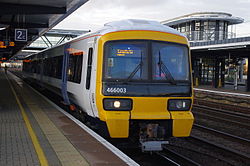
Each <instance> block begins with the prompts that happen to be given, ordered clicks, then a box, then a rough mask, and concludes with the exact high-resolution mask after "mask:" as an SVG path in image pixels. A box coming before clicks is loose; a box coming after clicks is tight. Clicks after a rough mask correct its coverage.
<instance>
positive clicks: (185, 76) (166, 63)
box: [152, 42, 189, 83]
mask: <svg viewBox="0 0 250 166" xmlns="http://www.w3.org/2000/svg"><path fill="white" fill-rule="evenodd" d="M152 55H153V56H152V57H153V60H152V63H153V65H152V66H153V67H152V69H153V71H152V72H153V74H152V76H153V80H170V81H172V82H173V83H174V82H176V81H188V80H189V60H188V49H187V47H185V46H183V45H177V44H171V43H163V42H153V43H152Z"/></svg>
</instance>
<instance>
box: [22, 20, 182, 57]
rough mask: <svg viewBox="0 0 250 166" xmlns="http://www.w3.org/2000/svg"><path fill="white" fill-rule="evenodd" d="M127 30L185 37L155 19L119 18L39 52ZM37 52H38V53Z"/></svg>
mask: <svg viewBox="0 0 250 166" xmlns="http://www.w3.org/2000/svg"><path fill="white" fill-rule="evenodd" d="M129 30H148V31H159V32H165V33H171V34H175V35H179V36H183V37H185V38H186V36H185V35H184V34H182V33H180V32H179V31H177V30H175V29H173V28H170V27H168V26H166V25H162V24H161V23H160V22H157V21H151V20H139V19H127V20H121V21H113V22H109V23H106V24H104V27H103V28H101V29H100V30H98V31H96V32H90V33H86V34H83V35H80V36H78V37H76V38H74V39H72V40H70V41H68V42H66V43H62V44H60V45H56V46H53V47H51V48H47V49H45V50H42V51H40V52H44V51H47V50H50V49H53V48H56V47H59V46H61V45H65V44H67V43H71V42H74V41H78V40H79V39H82V38H84V37H88V36H94V35H97V34H98V35H105V34H107V33H111V32H117V31H129ZM40 52H38V53H40ZM38 53H33V54H30V55H28V56H26V57H25V58H29V57H31V56H33V55H35V54H38Z"/></svg>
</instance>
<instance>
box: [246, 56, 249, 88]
mask: <svg viewBox="0 0 250 166" xmlns="http://www.w3.org/2000/svg"><path fill="white" fill-rule="evenodd" d="M249 62H250V56H249V57H248V70H247V87H246V90H247V91H248V92H250V64H249Z"/></svg>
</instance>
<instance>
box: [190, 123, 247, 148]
mask: <svg viewBox="0 0 250 166" xmlns="http://www.w3.org/2000/svg"><path fill="white" fill-rule="evenodd" d="M193 127H194V129H198V130H203V131H205V132H208V133H211V134H215V135H218V136H219V137H223V138H226V139H230V140H232V141H235V142H237V143H240V144H244V145H247V146H249V145H250V140H249V139H246V138H243V137H239V136H235V135H232V134H229V133H226V132H222V131H219V130H215V129H212V128H209V127H205V126H202V125H198V124H194V126H193Z"/></svg>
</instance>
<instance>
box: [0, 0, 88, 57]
mask: <svg viewBox="0 0 250 166" xmlns="http://www.w3.org/2000/svg"><path fill="white" fill-rule="evenodd" d="M87 1H88V0H41V1H37V0H0V61H1V60H8V59H9V58H11V57H12V56H13V55H15V54H16V53H18V52H19V51H20V50H22V49H23V48H24V47H25V46H27V45H28V44H30V43H31V42H32V41H34V40H36V39H37V38H38V37H39V36H41V35H43V34H44V33H46V32H47V31H48V30H50V29H51V28H52V27H54V26H55V25H56V24H58V23H59V22H61V21H62V20H63V19H64V18H66V17H67V16H68V15H70V14H71V13H72V12H74V11H75V10H76V9H78V8H79V7H80V6H82V5H83V4H85V3H86V2H87Z"/></svg>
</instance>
